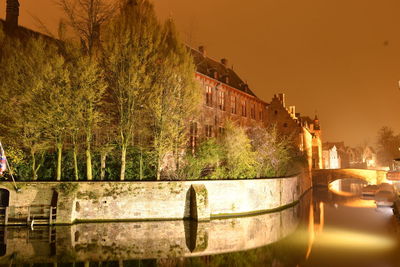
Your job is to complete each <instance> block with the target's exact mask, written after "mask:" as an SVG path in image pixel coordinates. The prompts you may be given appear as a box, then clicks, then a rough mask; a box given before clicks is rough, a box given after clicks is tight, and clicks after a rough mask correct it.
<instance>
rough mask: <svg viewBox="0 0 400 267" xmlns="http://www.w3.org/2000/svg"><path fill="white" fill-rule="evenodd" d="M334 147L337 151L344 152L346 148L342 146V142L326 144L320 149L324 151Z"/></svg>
mask: <svg viewBox="0 0 400 267" xmlns="http://www.w3.org/2000/svg"><path fill="white" fill-rule="evenodd" d="M334 146H336V148H337V149H338V150H343V151H345V150H346V146H345V145H344V142H326V143H323V144H322V148H323V149H324V150H328V149H331V148H332V147H334Z"/></svg>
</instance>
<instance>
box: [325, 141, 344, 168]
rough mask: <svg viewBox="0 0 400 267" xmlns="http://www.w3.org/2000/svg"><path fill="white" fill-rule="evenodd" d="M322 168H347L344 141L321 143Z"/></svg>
mask: <svg viewBox="0 0 400 267" xmlns="http://www.w3.org/2000/svg"><path fill="white" fill-rule="evenodd" d="M322 150H323V161H324V169H339V168H349V167H350V162H349V156H348V154H347V148H346V146H345V145H344V142H326V143H324V144H323V145H322Z"/></svg>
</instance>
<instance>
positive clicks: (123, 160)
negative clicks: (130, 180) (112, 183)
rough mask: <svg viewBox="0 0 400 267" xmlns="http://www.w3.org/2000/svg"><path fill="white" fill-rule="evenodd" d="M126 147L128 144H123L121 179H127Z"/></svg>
mask: <svg viewBox="0 0 400 267" xmlns="http://www.w3.org/2000/svg"><path fill="white" fill-rule="evenodd" d="M126 147H127V145H125V144H123V145H122V148H121V174H120V178H119V179H120V180H121V181H123V180H125V168H126Z"/></svg>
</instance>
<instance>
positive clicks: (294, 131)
mask: <svg viewBox="0 0 400 267" xmlns="http://www.w3.org/2000/svg"><path fill="white" fill-rule="evenodd" d="M265 125H266V127H271V126H275V127H276V128H277V130H278V132H279V133H281V134H284V135H291V136H292V137H293V139H294V141H295V142H296V144H297V145H298V147H299V149H300V151H304V152H305V154H306V155H307V160H308V164H309V166H310V168H314V169H321V168H322V142H321V127H320V124H319V120H318V118H317V116H315V118H314V120H312V119H311V118H310V117H305V116H303V117H302V116H300V113H296V107H295V106H289V107H286V100H285V95H284V94H278V95H274V97H273V98H272V100H271V102H270V104H269V105H268V106H267V108H266V117H265Z"/></svg>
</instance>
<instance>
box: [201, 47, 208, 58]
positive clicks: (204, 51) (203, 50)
mask: <svg viewBox="0 0 400 267" xmlns="http://www.w3.org/2000/svg"><path fill="white" fill-rule="evenodd" d="M199 52H200V53H201V55H202V56H203V57H206V56H207V52H206V48H205V47H204V46H203V45H201V46H199Z"/></svg>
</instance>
